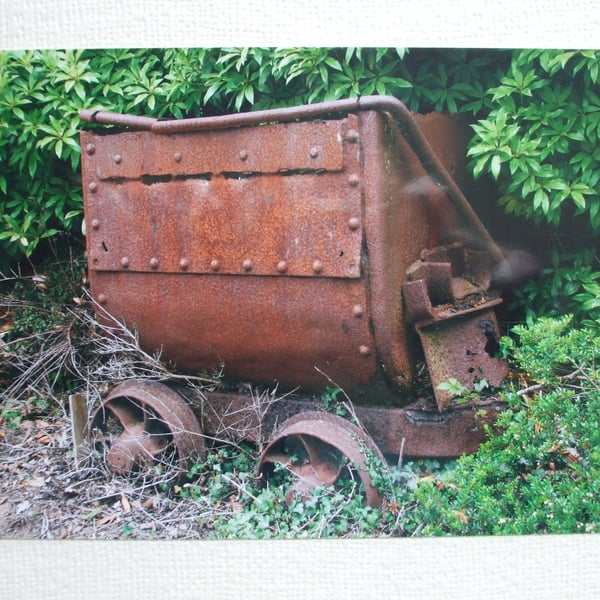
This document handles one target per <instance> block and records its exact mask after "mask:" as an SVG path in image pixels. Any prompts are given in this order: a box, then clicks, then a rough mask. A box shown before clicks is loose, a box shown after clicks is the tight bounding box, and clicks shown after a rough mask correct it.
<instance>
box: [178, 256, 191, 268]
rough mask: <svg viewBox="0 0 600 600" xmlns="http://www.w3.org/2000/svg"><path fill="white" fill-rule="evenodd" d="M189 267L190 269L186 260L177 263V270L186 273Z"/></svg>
mask: <svg viewBox="0 0 600 600" xmlns="http://www.w3.org/2000/svg"><path fill="white" fill-rule="evenodd" d="M189 267H190V261H189V260H188V259H187V258H182V259H181V260H180V261H179V268H180V269H181V270H182V271H187V270H188V269H189Z"/></svg>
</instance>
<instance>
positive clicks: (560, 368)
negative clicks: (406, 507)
mask: <svg viewBox="0 0 600 600" xmlns="http://www.w3.org/2000/svg"><path fill="white" fill-rule="evenodd" d="M514 333H515V335H516V339H515V340H508V339H505V340H504V348H505V351H506V352H507V353H508V354H509V356H510V357H512V359H513V360H514V361H515V362H516V364H518V365H519V366H520V368H521V369H522V370H523V371H524V373H526V374H527V375H528V377H529V378H532V379H533V380H534V381H536V382H538V383H539V385H540V389H539V390H538V391H537V393H535V394H534V393H532V394H531V395H529V394H521V395H519V394H517V393H516V392H509V393H507V395H506V398H507V401H508V403H509V407H510V409H509V410H507V411H506V412H504V413H503V414H502V415H501V416H500V417H499V420H498V423H497V425H498V428H499V433H498V434H497V435H492V436H491V438H490V440H489V441H488V442H486V443H485V444H484V445H483V446H482V447H481V448H480V450H479V452H478V453H477V454H476V455H475V456H468V457H462V458H460V459H459V460H458V461H457V463H456V467H455V468H454V469H453V470H452V471H451V472H448V473H447V474H445V475H444V476H441V477H437V478H436V479H435V480H433V481H431V482H424V483H422V484H421V485H419V486H418V487H417V489H416V491H415V496H416V500H417V504H416V508H415V510H414V512H413V513H411V514H410V516H409V518H408V523H407V525H406V527H407V529H408V530H411V529H415V528H416V527H417V525H422V524H423V523H424V524H425V525H424V526H423V528H422V533H423V534H426V535H448V534H452V535H491V534H532V533H582V532H596V531H598V530H600V504H598V502H597V499H598V497H599V495H600V478H599V475H600V376H599V372H598V367H597V362H598V359H600V340H599V339H598V337H597V335H596V334H595V333H594V332H593V331H590V330H586V329H573V328H571V327H570V318H569V317H564V318H562V319H549V318H548V319H540V320H539V321H537V322H536V323H535V324H534V325H533V326H531V327H524V326H520V327H517V328H516V329H515V331H514Z"/></svg>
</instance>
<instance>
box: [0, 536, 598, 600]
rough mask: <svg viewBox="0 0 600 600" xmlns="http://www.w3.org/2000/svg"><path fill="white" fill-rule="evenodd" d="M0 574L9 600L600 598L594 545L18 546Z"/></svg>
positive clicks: (560, 541) (500, 541)
mask: <svg viewBox="0 0 600 600" xmlns="http://www.w3.org/2000/svg"><path fill="white" fill-rule="evenodd" d="M11 559H12V560H13V563H12V565H11V567H10V568H9V569H7V568H6V566H7V565H8V564H9V563H10V561H11ZM0 564H4V567H5V568H3V569H2V581H1V583H0V586H1V587H0V589H1V594H0V595H1V597H2V598H6V599H7V600H8V599H9V598H10V599H11V600H19V599H23V600H25V599H27V600H30V599H35V598H40V599H42V598H43V600H69V599H71V598H72V599H77V600H87V599H89V600H103V599H105V598H106V599H107V600H108V599H110V600H125V599H127V600H138V599H146V598H165V599H176V600H187V599H190V600H191V599H196V598H207V599H210V600H221V599H223V600H233V599H237V598H239V599H242V600H254V599H256V600H269V599H271V598H273V599H282V600H292V599H296V598H297V599H302V600H304V599H305V598H317V599H321V598H322V599H327V600H337V599H340V600H341V599H343V600H355V599H356V600H377V599H386V600H387V599H393V598H410V599H411V600H412V599H415V598H417V599H419V598H431V599H435V600H440V599H443V600H469V599H478V600H479V599H484V600H522V599H535V600H537V599H539V600H549V599H553V600H554V599H561V598H576V599H577V600H597V599H598V598H600V580H599V579H598V576H597V570H598V538H597V537H595V536H583V537H577V536H537V537H529V538H523V537H521V538H511V537H496V538H489V537H482V538H471V539H467V538H460V539H451V538H440V539H432V538H421V539H396V540H390V539H388V540H379V541H377V542H376V541H373V540H354V541H343V540H337V541H336V540H333V541H315V542H306V541H300V540H291V541H245V542H244V541H242V542H77V541H66V542H43V543H40V542H37V543H35V544H34V543H27V542H19V541H15V542H4V543H2V544H0ZM34 569H35V570H34Z"/></svg>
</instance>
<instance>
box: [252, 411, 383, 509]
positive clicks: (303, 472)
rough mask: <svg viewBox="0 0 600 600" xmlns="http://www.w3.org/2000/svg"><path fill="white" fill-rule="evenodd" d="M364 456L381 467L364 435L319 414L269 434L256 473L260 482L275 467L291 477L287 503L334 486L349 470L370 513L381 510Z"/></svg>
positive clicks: (301, 417) (301, 416)
mask: <svg viewBox="0 0 600 600" xmlns="http://www.w3.org/2000/svg"><path fill="white" fill-rule="evenodd" d="M365 451H367V452H365ZM368 453H371V454H372V455H373V456H374V457H376V458H378V459H379V460H381V461H382V462H383V464H385V461H384V458H383V455H382V454H381V452H380V451H379V449H378V448H377V446H376V445H375V443H374V442H373V440H372V439H371V438H370V436H369V435H367V434H366V433H365V432H364V431H362V430H361V429H359V428H358V427H356V426H355V425H353V424H352V423H350V422H349V421H347V420H346V419H342V418H341V417H338V416H336V415H331V414H329V413H324V412H307V413H301V414H298V415H296V416H294V417H291V418H290V419H288V420H287V421H285V422H284V423H283V425H282V426H281V427H280V428H279V429H278V430H277V431H276V432H275V434H274V435H273V437H272V439H271V441H270V442H269V444H268V445H267V447H266V448H265V450H264V451H263V453H262V455H261V457H260V460H259V464H258V473H259V475H260V476H261V477H262V479H263V481H264V482H265V483H266V481H268V480H269V478H270V477H271V476H272V474H273V472H274V470H275V465H277V464H280V465H284V466H285V467H286V468H287V469H288V470H289V471H290V472H291V473H292V474H293V476H294V483H293V485H292V486H291V487H290V488H289V489H288V490H287V492H286V495H285V498H286V502H287V503H288V504H289V503H291V502H292V500H293V499H294V497H296V496H299V497H300V498H301V499H302V500H308V499H309V498H310V497H311V495H312V494H311V492H312V490H313V489H315V488H318V487H328V486H332V485H334V484H335V483H337V482H338V481H339V480H340V478H341V477H342V475H343V474H344V471H346V470H347V469H348V468H349V467H350V468H351V469H352V470H353V471H354V472H356V473H357V474H358V477H359V479H360V481H361V482H362V484H363V487H364V492H365V504H366V505H367V506H371V507H374V508H375V507H379V506H381V497H380V495H379V492H378V490H377V488H376V487H375V486H374V485H373V483H372V480H371V476H370V475H369V471H368V468H367V465H366V461H367V454H368Z"/></svg>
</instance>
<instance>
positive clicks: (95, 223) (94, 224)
mask: <svg viewBox="0 0 600 600" xmlns="http://www.w3.org/2000/svg"><path fill="white" fill-rule="evenodd" d="M92 229H93V230H94V231H98V229H100V221H98V219H92Z"/></svg>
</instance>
